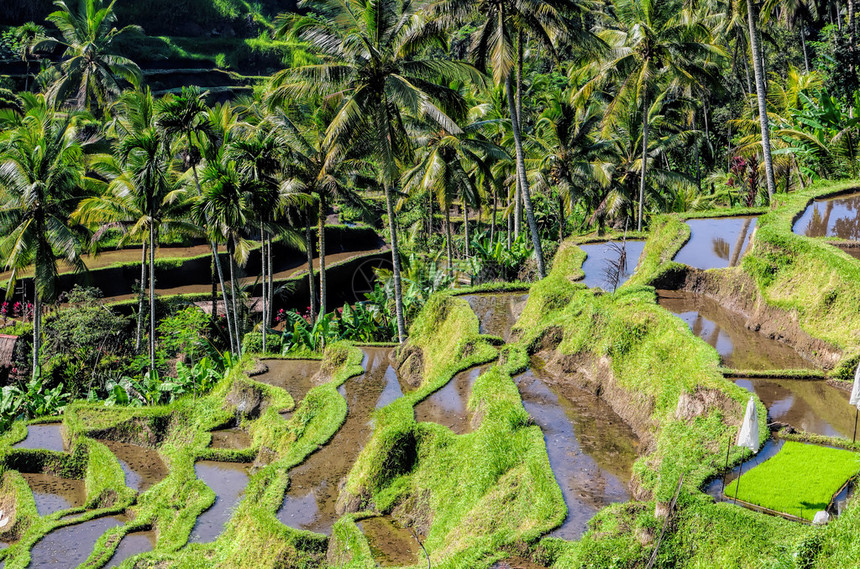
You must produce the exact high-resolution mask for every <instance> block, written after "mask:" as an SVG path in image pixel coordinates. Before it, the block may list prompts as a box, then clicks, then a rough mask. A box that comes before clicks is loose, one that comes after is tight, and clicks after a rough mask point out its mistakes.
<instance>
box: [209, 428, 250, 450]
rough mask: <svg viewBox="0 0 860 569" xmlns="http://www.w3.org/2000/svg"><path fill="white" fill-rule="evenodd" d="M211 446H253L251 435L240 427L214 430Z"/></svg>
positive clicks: (241, 447)
mask: <svg viewBox="0 0 860 569" xmlns="http://www.w3.org/2000/svg"><path fill="white" fill-rule="evenodd" d="M211 434H212V443H211V444H210V445H209V446H210V447H211V448H225V449H243V448H248V447H250V446H251V436H250V435H249V434H248V433H247V432H246V431H244V430H242V429H239V428H232V429H219V430H217V431H212V433H211Z"/></svg>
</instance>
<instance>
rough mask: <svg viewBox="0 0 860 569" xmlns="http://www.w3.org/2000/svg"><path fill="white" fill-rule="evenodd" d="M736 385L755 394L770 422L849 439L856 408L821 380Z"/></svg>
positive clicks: (750, 381) (747, 381)
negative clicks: (764, 408) (762, 404)
mask: <svg viewBox="0 0 860 569" xmlns="http://www.w3.org/2000/svg"><path fill="white" fill-rule="evenodd" d="M735 383H736V384H738V385H740V386H741V387H743V388H744V389H748V390H749V391H751V392H753V393H755V394H756V395H757V396H758V398H759V399H761V401H762V403H764V405H765V407H767V415H768V419H769V420H770V421H777V422H779V423H784V424H786V425H790V426H791V427H793V428H794V429H796V430H798V431H805V432H807V433H813V434H816V435H824V436H826V437H843V438H846V439H850V438H851V436H852V434H853V429H854V415H855V411H856V409H855V408H854V407H853V406H851V405H849V403H848V393H846V392H845V391H842V390H841V389H835V388H834V387H832V386H830V385H828V384H827V382H824V381H804V380H791V379H736V380H735Z"/></svg>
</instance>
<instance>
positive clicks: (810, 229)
mask: <svg viewBox="0 0 860 569" xmlns="http://www.w3.org/2000/svg"><path fill="white" fill-rule="evenodd" d="M792 230H793V231H794V232H795V233H797V234H798V235H805V236H807V237H838V238H840V239H845V240H847V241H860V194H851V195H847V196H839V197H835V198H828V199H824V200H815V201H814V202H812V203H811V204H810V205H809V207H807V208H806V211H804V212H803V215H801V216H800V217H799V218H798V219H797V221H795V222H794V227H793V228H792Z"/></svg>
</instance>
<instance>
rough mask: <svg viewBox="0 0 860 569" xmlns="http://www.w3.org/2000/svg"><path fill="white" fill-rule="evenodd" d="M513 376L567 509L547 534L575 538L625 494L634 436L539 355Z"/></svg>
mask: <svg viewBox="0 0 860 569" xmlns="http://www.w3.org/2000/svg"><path fill="white" fill-rule="evenodd" d="M515 382H516V384H517V387H518V388H519V390H520V395H521V396H522V400H523V406H524V407H525V409H526V411H528V413H529V415H531V416H532V418H533V419H534V421H535V423H537V425H538V426H540V428H541V430H542V431H543V434H544V440H545V442H546V448H547V454H548V456H549V462H550V466H551V467H552V471H553V473H554V474H555V478H556V481H557V482H558V484H559V486H560V487H561V493H562V495H563V496H564V502H565V504H566V505H567V509H568V514H567V518H566V519H565V520H564V523H563V524H562V525H561V526H560V527H558V528H557V529H556V530H554V531H553V532H552V533H551V534H550V535H552V536H554V537H560V538H562V539H568V540H571V539H578V538H579V537H580V536H581V535H582V533H583V532H584V531H585V530H586V527H587V524H588V521H589V520H590V519H591V518H592V517H593V516H594V514H596V513H597V511H598V510H600V509H602V508H603V507H604V506H607V505H609V504H612V503H615V502H624V501H627V500H629V499H630V493H629V491H628V488H627V486H628V483H629V482H630V479H631V477H632V469H633V462H634V461H635V460H636V457H637V447H638V442H637V439H636V436H635V435H634V434H633V432H632V431H631V430H630V427H628V426H627V424H626V423H624V421H623V420H622V419H621V418H620V417H619V416H618V415H617V414H616V413H615V412H614V411H613V410H612V408H611V407H609V405H608V404H607V403H605V402H604V401H603V400H601V399H600V398H598V397H596V396H594V395H592V394H591V393H588V392H586V391H582V390H580V389H577V388H575V387H572V386H570V385H567V384H566V383H565V382H564V381H560V380H559V378H556V377H555V376H553V375H551V374H549V373H547V372H546V371H545V370H544V369H543V362H542V361H541V360H540V359H539V358H533V359H532V368H531V369H530V370H529V371H527V372H525V373H524V374H522V375H520V376H518V377H516V378H515Z"/></svg>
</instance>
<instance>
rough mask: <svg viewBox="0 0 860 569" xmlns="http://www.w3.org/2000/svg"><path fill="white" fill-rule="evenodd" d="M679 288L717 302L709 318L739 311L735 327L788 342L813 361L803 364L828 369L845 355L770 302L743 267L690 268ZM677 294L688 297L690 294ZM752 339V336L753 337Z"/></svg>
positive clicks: (712, 305)
mask: <svg viewBox="0 0 860 569" xmlns="http://www.w3.org/2000/svg"><path fill="white" fill-rule="evenodd" d="M673 288H674V287H673ZM677 288H678V289H679V290H678V291H676V292H682V291H683V292H687V293H695V294H697V295H700V296H701V297H706V298H708V299H710V300H711V301H713V302H712V303H710V304H709V305H708V307H714V306H716V307H719V308H717V309H714V310H710V308H706V309H707V310H708V314H707V315H706V316H708V317H709V318H710V316H713V314H712V312H715V311H716V310H721V311H723V312H726V311H728V312H730V313H736V314H738V315H740V317H742V319H743V321H742V322H741V324H739V325H738V324H736V325H734V326H735V328H738V327H740V328H746V329H747V330H749V331H751V332H755V333H756V334H757V335H758V336H759V337H764V338H767V339H771V340H776V341H777V342H779V343H781V344H786V345H787V346H789V347H791V348H792V349H793V350H794V351H796V352H797V353H798V354H800V356H801V357H802V358H803V359H804V360H806V361H808V362H812V366H810V364H807V365H806V366H804V367H813V366H814V367H819V368H823V369H826V370H827V369H832V368H833V367H834V366H835V365H836V364H837V363H839V361H840V359H841V358H842V352H841V350H839V349H838V348H837V347H835V346H832V345H831V344H829V343H827V342H824V341H823V340H819V339H817V338H813V337H812V336H810V335H809V334H808V333H807V332H805V331H804V330H803V329H802V328H801V326H800V321H799V319H798V316H797V314H796V313H794V312H786V311H784V310H781V309H779V308H776V307H773V306H770V305H768V304H767V303H766V302H765V301H764V300H763V299H762V298H761V296H760V295H759V293H758V288H757V287H756V285H755V283H754V282H753V280H752V279H751V278H750V277H749V275H747V274H746V273H743V272H741V271H721V272H720V273H713V272H705V271H689V272H688V273H687V274H686V275H685V276H684V277H683V278H682V279H681V280H680V282H679V283H678V286H677ZM667 294H668V293H666V292H664V291H658V295H660V296H666V295H667ZM675 296H676V297H680V298H689V297H688V296H687V295H675ZM681 308H683V306H681ZM750 338H752V337H750ZM750 341H752V340H751V339H750ZM754 349H759V348H754ZM783 353H784V352H783Z"/></svg>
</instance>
